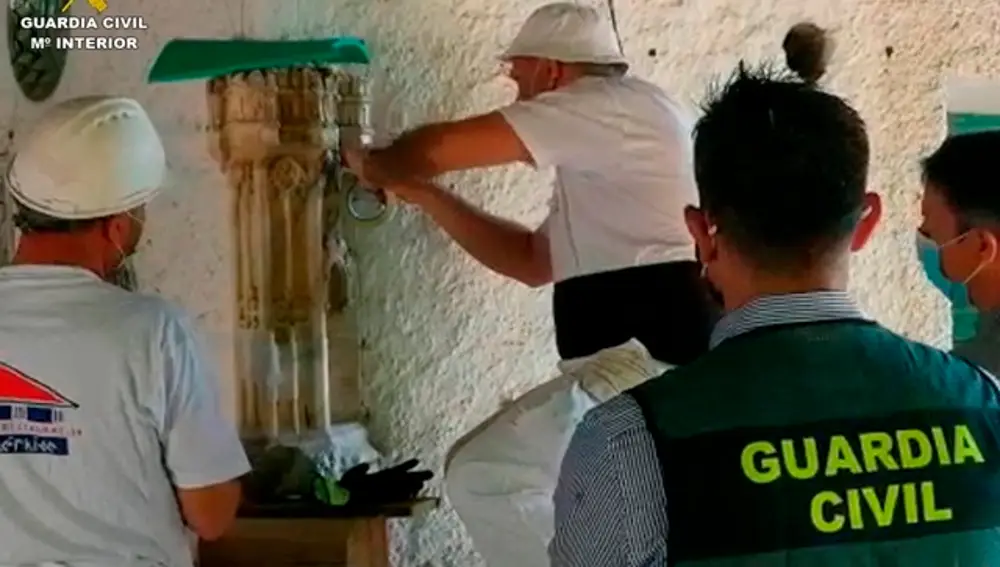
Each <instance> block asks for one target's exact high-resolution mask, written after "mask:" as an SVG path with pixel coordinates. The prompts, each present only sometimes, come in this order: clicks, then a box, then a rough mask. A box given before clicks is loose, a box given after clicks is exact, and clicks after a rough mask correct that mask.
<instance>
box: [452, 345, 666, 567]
mask: <svg viewBox="0 0 1000 567" xmlns="http://www.w3.org/2000/svg"><path fill="white" fill-rule="evenodd" d="M667 369H669V366H668V365H665V364H663V363H660V362H658V361H656V360H653V359H652V358H651V357H650V356H649V353H648V351H646V348H645V347H644V346H643V345H642V344H641V343H639V341H637V340H635V339H633V340H631V341H629V342H627V343H625V344H623V345H620V346H617V347H613V348H609V349H605V350H602V351H600V352H598V353H597V354H595V355H593V356H590V357H587V358H582V359H574V360H566V361H562V362H560V363H559V371H560V374H559V376H557V377H555V378H554V379H552V380H550V381H549V382H546V383H545V384H542V385H541V386H538V387H536V388H534V389H533V390H531V391H529V392H528V393H527V394H524V395H523V396H521V397H520V398H518V399H517V400H515V401H514V402H512V403H510V404H509V405H507V406H505V407H503V408H502V409H501V410H500V411H498V412H497V413H496V414H494V415H493V416H492V417H490V418H489V419H487V420H486V421H485V422H483V423H482V424H480V425H479V426H478V427H476V428H475V429H473V430H472V431H471V432H469V433H468V434H467V435H465V436H464V437H462V438H461V439H460V440H459V441H458V442H456V443H455V445H454V446H453V447H452V449H451V452H450V453H449V456H448V459H447V462H446V464H445V484H446V493H447V495H448V499H449V501H450V502H451V505H452V506H453V507H454V508H455V511H456V512H457V513H458V515H459V517H460V518H461V519H462V522H463V523H464V524H465V527H466V530H467V531H468V533H469V536H470V537H471V538H472V541H473V543H474V545H475V547H476V550H477V551H478V552H479V553H480V555H482V556H483V558H484V559H485V560H486V563H487V564H488V565H490V566H491V567H512V566H517V567H535V566H538V567H544V566H547V565H548V564H549V560H548V553H547V549H546V548H547V546H548V543H549V540H551V539H552V535H553V532H554V523H555V522H554V510H553V503H552V495H553V493H554V492H555V487H556V482H557V481H558V479H559V467H560V464H561V463H562V458H563V455H564V454H565V453H566V448H567V447H568V445H569V441H570V438H571V437H572V436H573V432H574V430H575V429H576V426H577V424H578V423H579V422H580V420H581V419H582V418H583V416H584V414H585V413H586V412H587V411H588V410H590V409H591V408H593V407H594V406H596V405H597V404H599V403H601V402H604V401H606V400H608V399H610V398H612V397H614V396H616V395H618V394H619V393H621V392H624V391H625V390H628V389H629V388H632V387H633V386H636V385H639V384H641V383H643V382H645V381H646V380H648V379H649V378H652V377H655V376H658V375H660V374H662V373H663V372H665V371H666V370H667Z"/></svg>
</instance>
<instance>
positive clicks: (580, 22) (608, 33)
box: [502, 2, 628, 65]
mask: <svg viewBox="0 0 1000 567" xmlns="http://www.w3.org/2000/svg"><path fill="white" fill-rule="evenodd" d="M514 57H538V58H540V59H551V60H553V61H561V62H563V63H604V64H615V65H627V64H628V62H627V61H626V60H625V55H624V54H623V53H622V50H621V48H620V47H619V46H618V35H617V34H616V33H615V28H614V26H613V25H612V24H611V20H610V19H609V18H606V17H604V16H603V15H602V14H601V13H600V12H598V11H597V9H596V8H594V7H593V6H586V5H581V4H574V3H572V2H556V3H553V4H546V5H544V6H542V7H541V8H538V9H537V10H535V11H534V12H532V14H531V15H530V16H528V19H527V20H525V22H524V25H522V26H521V31H519V32H517V36H516V37H515V38H514V41H512V42H511V44H510V47H509V48H507V51H506V52H504V54H503V56H502V58H503V59H504V60H509V59H511V58H514Z"/></svg>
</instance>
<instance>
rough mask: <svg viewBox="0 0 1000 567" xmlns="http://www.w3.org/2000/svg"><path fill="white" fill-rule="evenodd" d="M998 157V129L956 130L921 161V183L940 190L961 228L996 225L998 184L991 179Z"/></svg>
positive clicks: (999, 217)
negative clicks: (971, 131)
mask: <svg viewBox="0 0 1000 567" xmlns="http://www.w3.org/2000/svg"><path fill="white" fill-rule="evenodd" d="M998 159H1000V132H998V131H990V132H977V133H973V134H960V135H958V136H952V137H950V138H948V139H946V140H945V141H944V143H942V144H941V146H940V147H939V148H938V149H937V150H935V151H934V153H932V154H931V155H930V156H928V157H927V158H925V159H924V160H923V162H922V163H921V169H922V170H923V178H924V183H929V184H931V185H933V186H934V188H935V189H936V190H938V191H940V192H941V194H942V196H943V197H944V198H945V200H946V201H947V202H948V204H949V205H951V207H952V209H954V211H955V213H956V215H957V216H958V218H959V221H960V223H961V224H962V226H961V227H960V228H962V229H968V228H972V227H973V226H976V225H983V224H986V225H1000V188H998V187H996V186H994V185H993V182H992V181H991V178H992V175H993V173H994V171H995V170H994V167H995V165H996V161H997V160H998Z"/></svg>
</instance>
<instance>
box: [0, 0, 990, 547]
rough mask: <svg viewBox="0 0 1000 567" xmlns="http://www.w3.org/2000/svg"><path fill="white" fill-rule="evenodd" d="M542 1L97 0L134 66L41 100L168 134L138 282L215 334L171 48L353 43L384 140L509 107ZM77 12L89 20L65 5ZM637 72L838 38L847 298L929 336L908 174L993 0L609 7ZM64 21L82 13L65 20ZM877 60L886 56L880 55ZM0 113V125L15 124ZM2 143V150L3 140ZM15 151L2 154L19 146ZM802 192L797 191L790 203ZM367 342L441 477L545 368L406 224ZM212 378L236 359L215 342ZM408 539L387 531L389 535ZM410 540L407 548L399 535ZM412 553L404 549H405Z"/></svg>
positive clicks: (380, 408)
mask: <svg viewBox="0 0 1000 567" xmlns="http://www.w3.org/2000/svg"><path fill="white" fill-rule="evenodd" d="M541 3H542V1H541V0H514V1H510V2H495V1H490V0H408V1H407V0H367V1H360V0H355V1H352V2H348V1H347V0H330V1H321V0H281V1H276V0H244V1H243V2H242V3H241V2H239V1H237V0H231V1H226V2H214V3H211V2H204V1H194V0H172V1H170V2H162V1H158V2H153V1H152V0H146V1H143V0H110V1H109V4H110V5H111V12H112V13H115V14H142V15H144V16H146V17H147V18H148V19H149V21H150V22H151V23H152V27H153V29H151V30H149V32H148V33H147V34H146V36H145V38H144V39H143V40H142V45H143V46H144V47H143V49H142V51H141V52H138V53H94V54H86V53H79V52H78V53H73V54H71V60H70V63H69V68H68V72H67V76H66V77H65V79H64V82H63V84H62V86H61V87H60V88H59V90H58V91H57V93H56V95H55V99H60V100H61V99H64V98H67V97H70V96H75V95H80V94H87V93H97V92H108V91H114V92H119V93H124V94H128V95H131V96H135V97H137V98H139V99H140V100H141V101H143V102H144V103H145V104H146V105H147V106H148V108H149V109H150V111H151V113H152V115H153V117H154V119H155V120H156V122H157V123H158V124H159V126H160V127H161V128H162V131H163V134H164V137H165V138H166V143H167V146H168V151H169V153H170V162H171V170H172V175H173V179H172V183H171V184H172V187H171V190H170V191H169V192H168V193H167V194H166V195H165V196H164V197H163V198H162V199H161V200H159V201H158V202H157V203H156V204H155V206H154V207H153V210H152V214H151V216H150V222H149V233H148V235H149V238H148V242H147V246H146V247H145V250H144V252H143V254H142V257H141V259H140V275H141V277H142V278H143V280H144V281H145V282H147V283H148V284H150V285H151V286H152V287H155V289H157V290H159V291H160V292H162V293H163V294H165V295H166V296H168V297H171V298H174V299H176V300H177V301H179V302H181V303H183V304H184V305H185V306H187V307H188V308H189V309H190V310H191V311H193V312H194V313H196V314H197V315H198V316H199V319H200V320H201V321H202V323H203V324H204V328H205V329H206V332H207V333H208V334H210V335H211V336H213V337H216V338H218V337H219V336H224V333H225V331H226V330H227V329H228V328H229V326H230V320H231V316H232V314H231V299H230V297H229V295H228V290H229V289H230V283H231V282H230V276H229V273H228V269H227V267H226V266H227V263H226V262H227V261H228V257H229V243H228V241H227V237H228V232H227V231H228V228H227V227H228V225H227V213H228V211H227V207H226V206H225V203H226V200H225V199H226V195H225V191H226V187H225V186H224V184H223V181H222V179H221V176H220V175H219V174H218V173H217V172H216V169H215V165H214V164H213V163H212V162H211V161H210V160H209V158H208V156H207V153H205V151H204V147H205V141H204V137H203V132H204V129H205V125H204V117H205V113H204V100H203V92H204V91H203V89H204V87H203V85H202V84H179V85H167V86H158V87H155V88H150V87H148V86H146V85H145V84H144V76H145V71H146V69H147V67H148V64H149V63H150V61H151V58H152V57H153V55H154V54H155V53H156V52H157V51H158V49H159V46H160V45H162V43H163V42H164V41H166V40H167V39H169V38H171V37H177V36H231V35H234V34H236V33H238V32H240V31H241V30H242V31H243V32H244V33H246V34H247V35H251V36H259V37H285V36H293V37H294V36H306V35H309V36H317V35H334V34H356V35H360V36H362V37H365V38H366V39H367V40H369V41H370V42H371V44H372V46H373V47H374V49H375V51H376V53H377V65H376V67H377V70H376V71H377V72H376V81H377V90H376V99H377V100H376V107H375V109H376V120H377V121H378V124H377V126H379V127H381V128H383V129H387V130H390V131H398V130H400V129H402V128H405V127H407V126H410V125H413V124H417V123H420V122H423V121H427V120H437V119H445V118H452V117H455V116H458V115H462V114H467V113H472V112H476V111H481V110H486V109H488V108H490V107H492V106H493V105H495V104H497V103H499V102H500V101H502V100H504V98H505V97H509V96H510V94H511V91H510V88H509V86H507V85H505V84H504V82H503V81H502V80H499V79H497V78H496V71H497V67H496V64H495V62H494V56H495V54H496V53H497V52H498V51H499V49H500V47H501V46H502V44H503V43H504V42H505V41H506V40H507V39H509V38H510V37H511V36H512V35H513V33H514V32H515V30H516V28H517V26H518V24H519V22H520V21H521V20H522V19H523V18H524V17H525V16H526V15H527V14H528V13H529V11H530V10H531V9H533V8H534V7H536V6H538V5H539V4H541ZM78 4H80V6H78V7H77V8H76V10H79V11H82V10H85V9H87V6H86V5H84V4H83V3H82V2H79V3H78ZM617 10H618V14H619V19H620V27H621V32H622V36H623V39H624V43H625V47H626V50H627V52H628V54H629V56H630V57H631V58H632V60H633V61H634V70H635V72H637V73H639V74H641V75H645V76H647V77H649V78H651V79H653V80H654V81H656V82H658V83H660V84H661V85H663V86H664V87H666V88H667V89H668V90H670V91H671V92H673V93H676V94H678V95H680V96H683V97H686V98H688V99H690V100H694V99H696V98H697V97H698V96H699V95H700V94H702V93H703V91H704V88H705V85H706V82H707V81H708V80H709V79H710V78H711V77H712V76H713V75H715V74H717V73H721V72H726V71H728V70H730V69H732V68H733V66H734V64H735V63H736V61H737V59H738V58H740V57H745V58H748V59H751V60H756V59H759V58H761V57H765V56H777V55H779V52H780V48H779V44H780V41H781V38H782V36H783V34H784V31H785V30H786V29H787V28H788V27H789V26H790V25H791V24H793V23H795V22H796V21H798V20H800V19H803V18H811V19H814V20H815V21H816V22H817V23H819V24H820V25H824V26H828V27H830V28H831V29H832V30H833V31H834V33H835V34H836V37H837V39H838V41H839V46H838V50H837V53H836V55H835V61H834V64H833V67H832V70H831V73H830V76H829V84H830V86H831V87H832V88H833V89H834V90H836V91H837V92H839V93H842V94H844V95H845V96H847V97H848V98H850V99H851V100H852V101H853V102H854V103H855V104H856V105H857V107H858V108H859V109H860V110H861V112H862V114H863V115H864V117H865V119H866V120H867V121H868V124H869V128H870V132H871V137H872V141H873V147H874V153H875V156H874V163H875V167H874V174H873V175H872V188H873V189H875V190H878V191H879V192H881V193H882V194H883V196H884V197H885V202H886V205H887V209H888V210H887V213H888V214H887V217H886V219H885V223H884V224H883V226H882V228H881V230H880V231H879V233H878V237H877V238H876V239H875V241H874V243H873V246H871V248H870V249H869V250H868V251H866V252H865V253H864V254H861V255H859V256H858V259H857V262H856V265H855V269H856V271H855V287H856V289H857V293H858V296H859V297H860V299H861V300H862V302H863V303H864V305H865V306H866V308H868V309H869V310H870V311H871V313H872V314H874V315H876V316H877V317H879V318H880V319H881V320H882V321H884V322H885V323H886V324H888V325H889V326H890V327H893V328H897V329H900V330H902V331H904V332H906V333H908V334H911V335H915V336H918V337H922V338H925V339H934V340H937V339H936V338H939V337H941V336H943V334H944V329H945V327H946V317H947V316H946V315H945V314H944V310H943V309H942V308H941V307H942V304H941V303H940V302H939V301H938V300H937V299H935V298H934V297H932V293H931V291H930V288H929V286H928V285H926V284H925V283H924V282H923V279H922V277H921V275H920V272H919V271H918V267H917V265H916V263H915V261H914V254H913V252H912V246H911V243H912V234H913V227H914V225H915V219H916V215H917V212H918V211H917V207H916V195H917V190H918V175H917V170H916V160H917V158H918V157H919V156H921V155H922V154H923V153H925V152H926V151H927V150H928V149H930V148H931V147H932V146H933V145H934V144H935V143H936V141H937V140H938V137H939V136H940V134H941V133H942V128H943V127H942V120H941V116H942V110H941V97H940V92H939V89H938V85H939V78H940V76H941V75H942V72H946V71H952V72H963V73H968V74H987V75H988V74H990V73H993V74H996V73H998V72H1000V55H997V53H998V52H997V49H996V41H997V39H996V33H997V31H996V28H995V24H994V22H996V21H1000V4H997V3H996V2H995V1H992V0H935V1H934V2H929V1H919V2H917V1H914V0H755V1H749V0H696V1H694V0H689V1H687V2H685V1H683V0H662V1H660V2H642V1H640V0H619V2H618V6H617ZM78 13H79V12H78ZM890 52H891V55H890ZM0 76H2V79H0V113H2V116H3V117H4V119H6V120H7V123H8V124H10V125H11V126H10V128H12V129H13V130H14V131H15V132H16V131H18V129H19V128H20V126H21V125H23V124H25V123H26V122H27V121H30V120H31V119H32V117H33V116H35V115H36V114H37V112H38V110H39V109H40V106H38V105H33V104H31V103H29V102H27V101H26V100H24V99H23V97H21V96H20V93H19V92H18V91H17V89H16V87H15V86H14V85H13V83H12V81H11V79H10V75H9V73H4V74H0ZM8 117H9V118H8ZM2 139H3V136H0V140H2ZM15 142H16V140H15ZM455 182H456V188H457V190H458V191H459V192H461V193H462V194H463V195H465V196H467V197H468V198H470V199H472V200H474V201H475V202H477V203H480V204H482V205H484V206H486V207H488V208H490V209H491V210H492V211H495V212H498V213H502V214H506V215H509V216H512V217H515V218H519V219H523V220H525V221H528V222H537V221H539V220H540V219H541V217H542V215H543V209H542V208H543V206H544V203H545V200H546V197H547V193H548V189H547V186H546V183H545V178H544V177H542V176H538V175H536V174H533V173H530V172H527V171H524V170H522V169H510V170H503V171H495V172H492V173H490V174H475V175H471V174H470V175H465V176H462V177H456V178H455ZM802 190H803V191H808V190H809V188H808V187H803V188H802ZM355 244H356V252H357V254H358V257H359V263H360V274H361V278H362V279H363V282H362V285H363V286H364V290H365V292H364V296H363V303H362V304H361V305H360V309H361V312H362V318H363V322H362V326H363V329H364V338H365V342H366V344H367V349H366V351H365V359H364V384H363V388H364V392H365V395H366V398H367V401H368V404H369V406H370V408H371V411H372V430H373V432H374V435H375V437H376V439H377V441H378V442H379V443H381V444H382V445H383V446H385V447H387V448H389V449H391V450H398V451H400V452H402V453H406V454H415V455H418V456H420V457H421V458H423V459H424V460H425V461H426V462H427V464H428V465H430V466H431V467H434V468H435V469H439V468H440V466H441V462H442V457H443V455H444V454H445V451H446V449H447V447H448V445H449V444H450V443H451V442H452V441H453V440H454V439H455V438H456V437H457V436H458V435H460V434H461V432H462V431H464V430H465V429H467V428H469V427H470V426H472V425H474V424H475V423H476V422H477V421H479V420H481V419H483V418H484V417H486V416H487V415H488V414H489V413H490V412H491V411H492V410H494V409H495V408H496V407H497V404H498V401H499V400H500V398H501V397H503V396H505V395H510V394H512V393H515V392H519V391H523V390H525V389H526V388H528V387H529V386H530V385H532V384H534V383H535V382H537V381H539V380H542V379H544V378H546V377H547V376H548V375H549V374H550V372H551V370H552V368H553V363H554V352H553V351H554V349H553V347H552V336H551V333H550V331H549V314H548V309H549V298H548V294H547V293H546V292H534V291H529V290H526V289H524V288H522V287H519V286H517V285H513V284H510V283H506V282H504V281H502V280H500V279H499V278H498V277H495V276H493V275H491V274H489V273H487V272H486V271H484V270H483V269H482V268H479V267H478V266H476V265H475V264H474V263H472V262H471V261H469V260H468V259H467V258H466V257H464V256H463V255H462V254H461V253H460V252H459V251H458V250H456V248H455V247H454V246H452V245H450V244H449V243H448V242H447V240H446V239H445V238H444V237H442V236H441V234H440V233H438V232H437V231H436V230H434V228H433V227H432V226H431V225H430V224H429V223H428V222H427V220H426V219H424V218H422V217H420V216H418V215H414V214H412V213H408V212H407V213H404V214H399V215H397V216H396V217H395V218H394V219H393V220H392V221H391V222H390V223H389V224H387V225H384V226H382V227H379V228H376V229H372V230H368V231H365V232H362V233H360V234H358V235H357V238H356V240H355ZM216 342H218V343H219V344H217V345H216V347H215V348H216V352H217V353H218V357H219V364H220V368H221V369H222V373H223V376H224V377H225V376H226V375H227V373H228V369H229V351H228V350H227V348H226V347H227V345H226V341H225V340H220V341H216ZM401 533H402V532H401ZM404 535H406V534H404ZM408 535H409V537H405V538H403V537H401V538H400V540H399V541H400V543H401V544H404V545H402V547H407V548H408V549H409V552H408V553H406V554H405V555H408V556H409V557H410V559H411V562H410V563H408V564H412V565H435V566H436V565H441V566H449V565H456V566H458V565H462V566H464V565H475V564H477V563H476V559H475V556H474V554H472V552H471V551H470V550H469V547H468V545H467V544H466V542H465V540H464V537H463V535H462V529H461V527H460V526H459V524H458V523H457V521H456V519H455V518H454V516H453V515H452V514H451V513H450V512H448V511H447V510H445V511H442V512H440V513H438V514H437V515H436V516H435V517H434V518H433V519H431V520H429V521H428V522H427V523H426V524H425V525H421V526H417V527H416V528H415V529H413V530H411V532H410V533H409V534H408ZM406 544H408V545H406Z"/></svg>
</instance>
